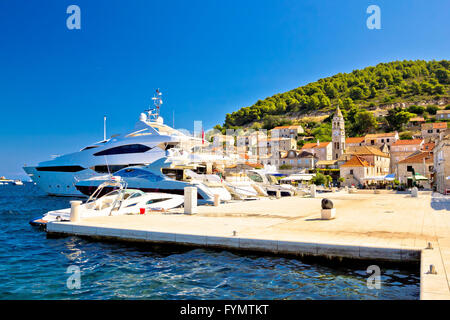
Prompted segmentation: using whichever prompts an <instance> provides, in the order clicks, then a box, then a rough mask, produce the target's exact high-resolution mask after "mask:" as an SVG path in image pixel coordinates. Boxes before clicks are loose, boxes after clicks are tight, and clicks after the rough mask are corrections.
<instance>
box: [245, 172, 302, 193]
mask: <svg viewBox="0 0 450 320" xmlns="http://www.w3.org/2000/svg"><path fill="white" fill-rule="evenodd" d="M247 176H248V177H249V178H250V179H251V180H253V181H254V182H255V183H258V184H260V185H262V186H263V187H264V188H265V189H266V192H267V195H269V196H276V195H277V192H278V191H279V192H280V195H281V196H282V197H291V196H293V195H294V194H295V188H294V187H293V186H289V185H281V184H277V181H276V179H275V178H274V176H273V175H272V174H270V173H269V172H267V171H266V170H264V169H259V170H257V169H255V170H249V171H248V172H247Z"/></svg>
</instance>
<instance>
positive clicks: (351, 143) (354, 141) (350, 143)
mask: <svg viewBox="0 0 450 320" xmlns="http://www.w3.org/2000/svg"><path fill="white" fill-rule="evenodd" d="M364 140H365V138H364V137H352V138H347V139H345V146H346V147H361V146H363V145H364Z"/></svg>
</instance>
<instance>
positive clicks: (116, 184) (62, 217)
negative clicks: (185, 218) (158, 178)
mask: <svg viewBox="0 0 450 320" xmlns="http://www.w3.org/2000/svg"><path fill="white" fill-rule="evenodd" d="M113 178H115V179H116V181H114V180H112V181H107V182H104V183H102V184H101V185H100V186H99V187H98V188H97V190H95V192H94V193H93V194H92V195H91V196H90V197H89V199H88V200H87V201H86V202H85V203H83V204H81V205H80V209H79V210H80V218H90V217H104V216H117V215H137V214H144V213H146V212H149V211H165V210H168V209H172V208H176V207H179V206H181V205H182V204H183V202H184V196H181V195H174V194H167V193H145V192H143V191H141V190H136V189H127V188H126V183H123V181H121V180H120V179H117V178H116V177H113ZM111 188H113V189H114V190H113V191H110V192H108V193H106V194H104V190H105V189H106V190H110V189H111ZM103 194H104V195H103ZM70 211H71V208H66V209H60V210H54V211H49V212H47V213H46V214H44V216H43V217H42V218H37V219H34V220H31V221H30V224H31V225H40V226H42V225H46V224H47V223H48V222H51V221H70Z"/></svg>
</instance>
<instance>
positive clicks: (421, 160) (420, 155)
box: [396, 151, 433, 188]
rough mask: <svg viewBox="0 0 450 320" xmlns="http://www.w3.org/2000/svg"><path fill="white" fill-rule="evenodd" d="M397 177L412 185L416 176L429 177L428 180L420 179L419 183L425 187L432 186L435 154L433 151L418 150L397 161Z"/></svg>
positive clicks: (402, 181) (409, 185)
mask: <svg viewBox="0 0 450 320" xmlns="http://www.w3.org/2000/svg"><path fill="white" fill-rule="evenodd" d="M396 172H397V178H398V180H399V181H400V183H403V184H406V185H407V186H408V187H411V186H412V185H413V182H414V176H413V174H416V175H421V176H423V177H425V178H427V179H428V180H427V181H420V182H419V184H420V185H422V186H424V187H425V188H430V187H431V185H430V182H431V180H432V177H431V174H432V172H433V154H432V153H431V152H422V151H418V152H416V153H413V154H412V155H410V156H409V157H407V158H405V159H403V160H401V161H399V162H398V163H397V170H396Z"/></svg>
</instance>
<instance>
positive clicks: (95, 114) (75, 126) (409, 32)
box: [0, 0, 450, 177]
mask: <svg viewBox="0 0 450 320" xmlns="http://www.w3.org/2000/svg"><path fill="white" fill-rule="evenodd" d="M71 4H76V5H78V6H79V7H80V8H81V30H68V29H67V27H66V19H67V17H68V16H69V15H68V14H67V13H66V8H67V7H68V6H69V5H71ZM371 4H376V5H378V6H379V7H380V8H381V24H382V29H381V30H369V29H367V27H366V19H367V17H368V16H369V15H368V14H367V13H366V8H367V7H368V6H369V5H371ZM449 21H450V3H449V2H448V1H437V0H430V1H416V0H396V1H378V0H373V1H356V0H345V1H344V0H330V1H317V0H305V1H301V0H296V1H282V0H273V1H265V0H257V1H250V0H244V1H236V0H227V1H216V0H208V1H207V0H204V1H200V0H190V1H185V0H184V1H178V0H172V1H151V0H142V1H138V0H131V1H111V0H105V1H103V0H102V1H100V0H89V1H85V0H70V1H65V0H53V1H51V0H42V1H25V0H14V1H12V0H9V1H8V0H3V1H0V110H1V119H2V124H1V126H0V146H1V148H0V150H1V151H0V175H5V176H9V177H21V176H22V177H23V176H24V175H23V173H22V170H21V167H22V165H23V164H25V163H26V164H36V163H37V162H39V161H43V160H48V159H49V158H50V155H54V154H64V153H67V152H72V151H76V150H78V149H80V148H82V147H84V146H86V145H87V144H89V143H91V142H95V141H98V140H100V139H101V138H102V136H103V115H105V114H106V115H107V116H108V135H111V134H115V133H119V132H124V131H128V130H129V129H131V128H132V127H133V126H134V123H135V122H136V120H137V119H138V116H139V113H140V112H141V111H142V110H144V109H145V108H146V107H147V106H148V105H149V104H150V101H151V100H150V98H151V96H152V95H153V93H154V90H155V89H156V88H160V89H161V91H162V92H163V94H164V105H163V108H162V115H163V116H164V118H165V119H166V122H167V123H169V124H172V113H173V112H175V126H176V127H177V128H186V129H189V130H193V122H194V120H202V121H203V123H204V127H205V128H210V127H212V126H214V125H215V124H217V123H222V122H223V120H224V118H225V114H226V113H229V112H232V111H235V110H237V109H238V108H240V107H244V106H249V105H252V104H253V103H254V102H255V101H257V100H258V99H263V98H265V97H267V96H271V95H273V94H275V93H278V92H284V91H287V90H290V89H293V88H296V87H298V86H300V85H304V84H306V83H308V82H311V81H315V80H317V79H320V78H323V77H327V76H331V75H333V74H335V73H338V72H351V71H352V70H354V69H358V68H364V67H366V66H370V65H375V64H377V63H379V62H389V61H393V60H403V59H425V60H431V59H436V60H440V59H449V58H450V55H449V53H450V42H449V41H448V39H450V28H449Z"/></svg>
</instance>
